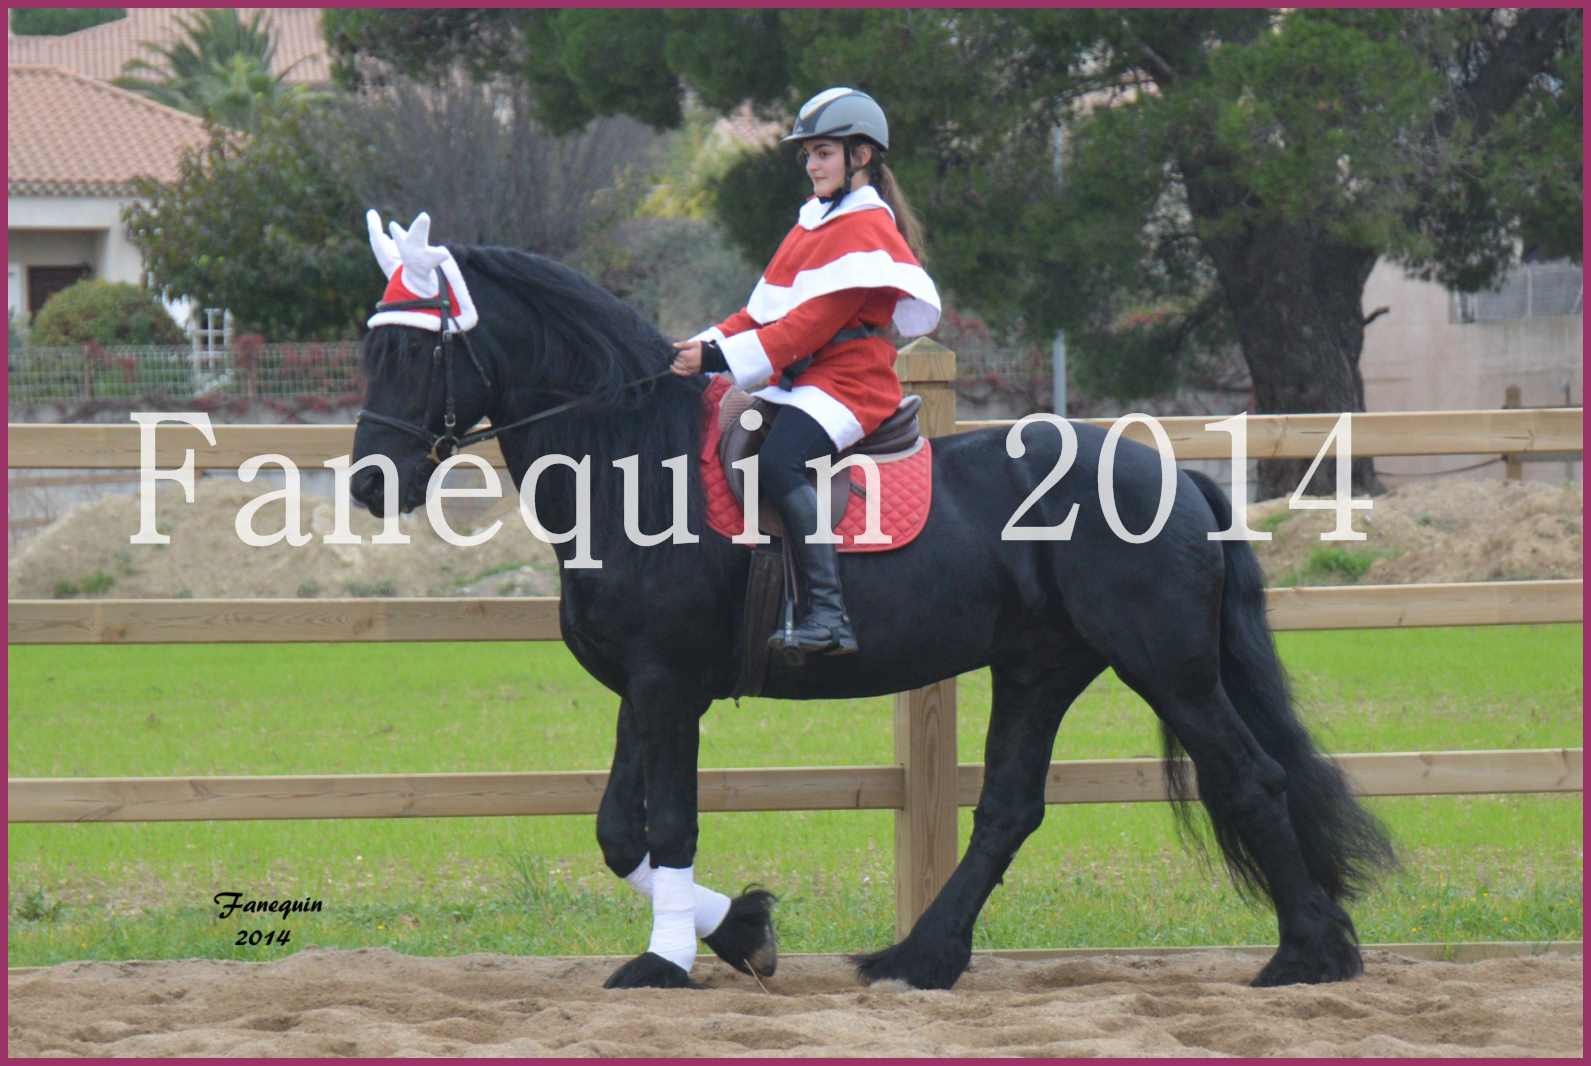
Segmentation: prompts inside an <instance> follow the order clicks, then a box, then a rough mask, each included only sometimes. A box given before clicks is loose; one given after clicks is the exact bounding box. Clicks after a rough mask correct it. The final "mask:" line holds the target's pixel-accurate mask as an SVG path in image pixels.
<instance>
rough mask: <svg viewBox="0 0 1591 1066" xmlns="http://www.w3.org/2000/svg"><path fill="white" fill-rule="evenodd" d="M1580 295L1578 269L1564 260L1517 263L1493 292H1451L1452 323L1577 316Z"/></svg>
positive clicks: (1580, 274) (1581, 283)
mask: <svg viewBox="0 0 1591 1066" xmlns="http://www.w3.org/2000/svg"><path fill="white" fill-rule="evenodd" d="M1583 292H1584V278H1583V274H1582V271H1581V269H1580V268H1579V267H1578V266H1575V265H1574V264H1573V263H1571V262H1569V261H1568V260H1567V259H1558V260H1554V261H1552V262H1548V263H1521V264H1520V265H1519V266H1517V267H1515V268H1514V269H1513V270H1511V271H1509V272H1508V276H1507V277H1506V278H1504V279H1503V284H1502V287H1501V288H1500V289H1498V290H1497V291H1496V292H1455V293H1453V294H1452V301H1451V303H1450V314H1449V320H1450V321H1453V322H1509V321H1516V320H1518V319H1524V318H1546V317H1549V316H1553V315H1579V314H1581V313H1582V312H1581V303H1582V298H1583Z"/></svg>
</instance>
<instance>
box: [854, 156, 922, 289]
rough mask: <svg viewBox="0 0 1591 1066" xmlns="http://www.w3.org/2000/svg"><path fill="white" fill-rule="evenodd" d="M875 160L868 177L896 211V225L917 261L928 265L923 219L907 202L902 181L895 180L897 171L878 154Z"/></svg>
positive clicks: (892, 209) (885, 200)
mask: <svg viewBox="0 0 1591 1066" xmlns="http://www.w3.org/2000/svg"><path fill="white" fill-rule="evenodd" d="M873 160H874V161H873V163H872V164H871V165H870V166H868V168H867V171H868V177H869V178H871V179H872V182H873V184H874V185H875V186H877V188H878V195H879V196H881V197H883V200H884V202H885V203H886V204H888V205H889V209H890V210H891V211H893V212H895V226H896V227H897V228H898V229H899V230H900V235H901V236H902V237H904V238H906V247H908V248H910V249H911V250H912V254H913V255H915V256H916V257H917V262H919V263H921V264H924V265H926V264H927V262H928V249H927V247H926V244H925V242H924V240H923V236H924V234H923V224H922V220H921V219H919V218H918V217H917V212H915V211H913V210H912V205H911V204H910V203H908V202H907V200H906V194H905V193H903V192H901V188H900V182H898V181H896V180H895V172H894V171H892V170H890V169H889V164H888V163H886V162H884V160H883V159H882V158H880V157H879V156H878V155H874V157H873Z"/></svg>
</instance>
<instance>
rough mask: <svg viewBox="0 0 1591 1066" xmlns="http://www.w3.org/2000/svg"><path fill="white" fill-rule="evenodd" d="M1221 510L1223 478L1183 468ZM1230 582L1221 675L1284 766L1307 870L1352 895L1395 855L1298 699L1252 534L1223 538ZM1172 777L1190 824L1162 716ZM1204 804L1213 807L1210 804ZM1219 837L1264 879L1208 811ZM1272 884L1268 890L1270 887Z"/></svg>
mask: <svg viewBox="0 0 1591 1066" xmlns="http://www.w3.org/2000/svg"><path fill="white" fill-rule="evenodd" d="M1185 473H1187V474H1188V476H1189V477H1191V478H1192V479H1193V482H1194V484H1196V485H1197V486H1198V487H1199V491H1200V492H1201V493H1203V494H1204V498H1205V500H1206V501H1207V502H1208V503H1209V505H1210V510H1211V511H1213V512H1215V520H1216V523H1217V528H1219V529H1225V528H1228V527H1229V526H1231V524H1232V507H1231V504H1230V503H1229V502H1228V501H1227V498H1226V494H1225V493H1224V492H1222V491H1221V489H1220V487H1219V486H1217V485H1216V484H1215V482H1213V481H1211V480H1210V479H1209V478H1208V477H1205V476H1204V475H1203V474H1199V473H1195V472H1193V471H1185ZM1221 547H1222V551H1223V552H1224V554H1225V558H1226V585H1225V590H1224V592H1223V594H1222V597H1221V684H1222V686H1223V687H1224V688H1225V689H1226V693H1227V696H1228V697H1229V698H1230V699H1231V701H1232V704H1233V706H1235V707H1236V708H1237V712H1238V714H1239V715H1240V716H1241V717H1242V719H1243V723H1244V724H1245V725H1246V726H1248V729H1249V732H1251V733H1252V734H1253V735H1254V738H1255V740H1257V741H1258V742H1259V744H1260V746H1261V747H1262V748H1264V749H1265V753H1266V754H1267V755H1269V756H1270V757H1271V758H1272V759H1275V760H1276V761H1277V762H1278V763H1280V764H1281V766H1282V769H1283V770H1285V771H1286V773H1287V784H1286V797H1287V812H1288V816H1289V817H1290V819H1291V821H1292V827H1293V833H1294V835H1295V836H1296V837H1297V839H1298V844H1299V847H1300V849H1301V850H1302V851H1303V853H1304V862H1305V864H1306V865H1307V866H1308V867H1309V872H1310V874H1311V876H1313V877H1314V879H1315V880H1316V881H1317V882H1318V883H1319V884H1320V886H1321V887H1322V888H1323V889H1324V890H1325V891H1326V893H1327V894H1328V895H1329V896H1330V897H1331V898H1332V899H1333V900H1339V899H1344V898H1348V899H1351V898H1353V897H1354V896H1355V895H1357V894H1358V893H1359V892H1360V891H1361V890H1363V889H1365V888H1367V887H1369V884H1370V882H1371V881H1372V879H1373V878H1374V876H1375V874H1376V873H1377V872H1378V871H1379V870H1380V869H1383V868H1390V867H1392V866H1395V865H1396V861H1397V860H1396V857H1395V855H1394V853H1393V850H1392V842H1391V840H1390V839H1389V838H1388V836H1387V832H1386V829H1385V828H1384V827H1383V826H1382V825H1381V823H1380V822H1379V821H1378V820H1377V819H1376V817H1375V816H1374V815H1372V814H1371V813H1370V812H1369V811H1368V810H1366V809H1365V808H1364V807H1363V806H1362V805H1361V804H1360V803H1359V802H1358V801H1357V800H1355V799H1354V797H1353V793H1352V792H1351V791H1350V790H1349V788H1348V781H1347V779H1346V778H1345V777H1344V775H1343V772H1342V771H1341V770H1340V769H1338V768H1337V766H1336V764H1335V763H1333V762H1332V761H1331V760H1330V759H1328V758H1327V757H1326V756H1325V755H1323V754H1322V753H1321V752H1320V750H1319V749H1317V748H1316V747H1315V744H1314V741H1313V740H1311V739H1310V736H1309V733H1308V732H1306V731H1305V729H1304V726H1303V723H1302V722H1300V721H1299V719H1298V716H1297V714H1296V713H1295V711H1294V708H1293V698H1292V693H1291V691H1290V689H1289V687H1288V682H1287V675H1286V672H1285V671H1284V670H1283V669H1282V663H1281V660H1280V659H1279V658H1278V657H1277V654H1276V642H1275V640H1274V639H1273V638H1272V636H1271V627H1270V623H1269V622H1268V621H1267V620H1266V617H1265V576H1264V574H1263V572H1262V571H1261V570H1260V564H1259V559H1258V558H1256V557H1255V555H1254V549H1253V548H1252V547H1250V546H1249V544H1248V542H1247V541H1241V540H1228V541H1222V542H1221ZM1161 732H1162V739H1163V743H1164V749H1165V755H1166V782H1167V785H1168V786H1169V787H1170V791H1171V794H1172V799H1173V800H1174V801H1175V802H1176V808H1177V814H1178V817H1179V819H1181V820H1182V822H1183V825H1184V827H1187V826H1188V817H1189V811H1188V805H1187V803H1188V800H1189V798H1190V795H1191V789H1190V788H1189V783H1188V780H1187V770H1186V768H1187V763H1186V762H1185V761H1183V760H1182V759H1181V758H1180V757H1181V756H1182V754H1183V752H1182V749H1181V746H1180V745H1179V744H1178V743H1177V741H1176V739H1175V738H1174V737H1173V736H1172V735H1171V734H1170V732H1169V731H1167V730H1166V729H1165V727H1164V724H1162V727H1161ZM1206 810H1209V808H1208V807H1206ZM1210 815H1211V820H1212V825H1213V827H1214V830H1215V838H1216V841H1217V843H1218V844H1219V845H1220V848H1221V852H1222V855H1223V857H1224V858H1225V860H1226V864H1227V868H1228V869H1229V870H1231V872H1232V875H1233V878H1234V880H1235V881H1236V882H1237V883H1238V885H1239V886H1240V887H1242V888H1246V889H1248V890H1251V891H1264V890H1266V889H1268V887H1269V886H1268V885H1266V883H1265V877H1264V874H1263V873H1262V872H1261V869H1260V866H1259V862H1258V860H1257V857H1256V856H1255V855H1254V854H1253V853H1252V852H1251V851H1250V850H1249V848H1248V847H1247V846H1246V845H1245V844H1244V842H1243V840H1242V839H1241V837H1240V836H1239V835H1238V833H1237V829H1236V826H1235V825H1232V824H1229V823H1225V824H1224V821H1223V819H1222V818H1221V817H1220V816H1219V815H1217V814H1216V813H1215V812H1214V811H1210ZM1267 894H1268V893H1267Z"/></svg>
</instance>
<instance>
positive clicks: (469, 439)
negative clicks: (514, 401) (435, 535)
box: [355, 270, 672, 463]
mask: <svg viewBox="0 0 1591 1066" xmlns="http://www.w3.org/2000/svg"><path fill="white" fill-rule="evenodd" d="M436 277H437V282H438V285H437V294H436V295H435V296H432V297H429V298H426V299H417V300H393V301H390V302H383V303H378V304H376V310H377V311H439V312H441V315H442V321H441V329H440V330H439V331H438V336H437V342H436V347H434V348H432V349H431V366H432V367H433V368H434V367H436V365H437V364H439V363H440V364H441V365H442V432H441V433H432V432H431V431H430V430H428V429H426V428H425V427H424V426H420V425H416V424H415V423H413V422H406V421H404V420H403V419H401V418H394V417H392V416H391V415H384V414H381V413H380V412H377V411H372V410H370V409H369V408H364V409H361V410H360V412H359V414H358V416H357V417H356V418H355V423H356V424H357V423H358V422H362V421H370V422H375V423H377V424H378V425H383V426H390V427H392V428H393V429H397V430H401V431H403V432H404V433H407V434H409V435H410V436H411V437H417V438H419V440H420V441H421V442H422V443H424V444H425V445H426V448H427V453H426V454H427V458H429V459H430V460H431V462H433V463H441V462H443V461H444V460H446V459H448V458H449V457H451V456H452V455H453V454H454V453H455V452H458V451H461V450H463V449H465V448H469V447H471V446H473V445H476V444H480V443H481V442H483V441H488V440H492V439H494V438H496V437H499V436H501V435H502V434H504V433H507V432H508V431H509V430H514V429H521V428H523V427H525V426H528V425H531V424H533V423H536V422H540V421H542V420H543V419H547V418H552V417H553V416H555V415H561V414H563V413H564V412H566V411H572V410H574V409H575V408H577V407H580V406H582V405H584V404H587V403H590V402H591V401H592V399H594V397H590V396H581V397H576V398H575V399H573V400H567V401H565V402H563V403H561V404H558V405H557V406H555V407H549V408H547V410H545V411H538V412H537V413H536V414H533V415H528V416H526V417H525V418H521V419H519V420H517V421H514V422H510V423H508V424H507V425H502V426H492V427H491V428H490V429H482V430H477V431H475V432H474V433H466V434H464V435H463V436H459V435H458V433H457V432H456V430H457V429H458V413H457V411H456V410H455V409H454V400H453V360H452V359H451V358H450V356H451V353H452V346H451V345H450V344H449V343H448V342H449V341H451V340H452V339H453V336H454V335H455V334H456V335H457V336H459V337H462V338H463V340H464V350H465V352H467V353H468V354H469V357H470V362H471V363H472V364H474V366H475V372H476V373H477V374H479V375H480V378H481V384H483V385H485V386H486V391H487V393H488V394H490V393H491V392H492V391H493V389H494V386H493V385H492V378H491V375H490V374H488V373H487V372H486V367H485V365H484V364H482V363H481V360H480V357H479V356H477V355H476V354H475V347H474V345H472V344H470V338H469V334H468V333H467V332H465V331H463V330H455V331H454V332H453V333H449V332H448V329H447V327H448V325H449V324H450V323H453V322H456V319H455V318H454V316H453V301H452V291H451V289H450V288H449V286H448V283H447V278H446V277H445V276H444V275H443V273H442V272H441V271H440V270H438V271H437V273H436ZM671 373H672V371H670V370H664V371H662V372H661V373H658V374H653V375H652V376H651V377H646V378H641V379H639V380H637V381H631V382H627V383H626V384H625V387H626V388H636V387H638V386H641V385H646V384H650V383H651V382H654V381H657V380H659V379H661V378H665V377H667V376H669V374H671Z"/></svg>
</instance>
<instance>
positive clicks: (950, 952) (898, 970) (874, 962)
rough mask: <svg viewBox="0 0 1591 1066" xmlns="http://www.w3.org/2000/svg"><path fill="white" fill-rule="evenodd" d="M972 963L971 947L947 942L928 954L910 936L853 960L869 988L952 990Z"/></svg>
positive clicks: (857, 974)
mask: <svg viewBox="0 0 1591 1066" xmlns="http://www.w3.org/2000/svg"><path fill="white" fill-rule="evenodd" d="M970 961H972V950H971V948H970V947H967V946H964V945H960V944H957V943H955V942H953V941H946V942H945V943H944V945H943V947H942V948H941V949H940V950H938V951H924V950H922V949H920V948H918V947H917V946H916V945H915V944H914V943H913V941H912V939H911V938H910V937H907V938H906V939H905V940H903V941H901V942H900V943H899V944H896V945H895V946H894V947H889V948H885V949H884V950H883V951H875V952H873V953H872V954H870V955H855V956H852V958H851V963H852V964H853V965H854V966H855V967H856V976H857V979H858V980H860V981H861V982H862V983H863V984H865V985H870V984H873V983H874V982H875V981H904V982H906V983H907V984H908V985H911V986H912V987H913V988H950V987H952V986H953V985H954V984H955V983H956V981H957V979H959V978H960V977H961V975H962V974H963V973H964V972H965V971H966V969H967V963H969V962H970Z"/></svg>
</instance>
